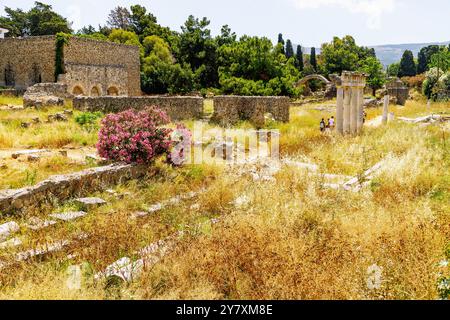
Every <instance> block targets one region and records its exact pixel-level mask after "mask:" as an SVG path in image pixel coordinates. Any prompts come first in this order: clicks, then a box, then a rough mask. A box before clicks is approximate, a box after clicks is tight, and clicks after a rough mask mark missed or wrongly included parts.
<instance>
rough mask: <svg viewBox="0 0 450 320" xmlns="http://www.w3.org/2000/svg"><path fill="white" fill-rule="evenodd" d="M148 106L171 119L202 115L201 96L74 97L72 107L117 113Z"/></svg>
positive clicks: (194, 117) (192, 117)
mask: <svg viewBox="0 0 450 320" xmlns="http://www.w3.org/2000/svg"><path fill="white" fill-rule="evenodd" d="M148 106H157V107H158V108H160V109H161V110H163V111H165V112H166V113H167V114H168V115H169V116H170V118H171V119H172V120H184V119H200V118H201V117H202V115H203V98H201V97H181V96H180V97H166V96H148V97H110V96H108V97H98V98H93V97H76V98H74V100H73V107H74V108H75V109H77V110H82V111H90V112H95V111H102V112H104V113H117V112H121V111H125V110H128V109H135V110H142V109H144V108H145V107H148Z"/></svg>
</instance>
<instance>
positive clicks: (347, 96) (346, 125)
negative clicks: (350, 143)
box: [343, 87, 352, 133]
mask: <svg viewBox="0 0 450 320" xmlns="http://www.w3.org/2000/svg"><path fill="white" fill-rule="evenodd" d="M351 97H352V91H351V89H350V87H345V88H344V119H343V127H344V133H350V108H351V103H350V102H351Z"/></svg>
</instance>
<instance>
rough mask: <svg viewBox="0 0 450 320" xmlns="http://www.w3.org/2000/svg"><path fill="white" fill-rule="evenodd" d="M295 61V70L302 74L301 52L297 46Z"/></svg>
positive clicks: (300, 48) (300, 47)
mask: <svg viewBox="0 0 450 320" xmlns="http://www.w3.org/2000/svg"><path fill="white" fill-rule="evenodd" d="M296 56H297V59H296V63H297V69H298V71H300V72H302V71H303V69H304V67H305V65H304V63H303V50H302V46H300V45H298V46H297V55H296Z"/></svg>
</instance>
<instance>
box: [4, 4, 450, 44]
mask: <svg viewBox="0 0 450 320" xmlns="http://www.w3.org/2000/svg"><path fill="white" fill-rule="evenodd" d="M33 2H34V1H33V0H29V1H28V0H0V14H3V13H4V11H3V8H4V6H8V7H13V8H16V7H19V8H22V9H25V10H28V9H29V8H30V7H31V6H32V5H33ZM41 2H44V3H48V4H51V5H53V8H54V9H55V10H56V11H57V12H59V13H60V14H62V15H64V16H66V17H68V18H69V20H70V21H72V22H73V27H74V29H79V28H81V27H82V26H84V25H88V24H92V25H94V26H97V25H98V24H99V23H101V24H104V23H105V21H106V17H107V15H108V13H109V11H110V10H111V9H112V8H113V7H115V6H117V5H121V6H127V7H129V6H130V5H132V4H136V3H139V4H141V5H143V6H145V7H147V9H149V10H150V11H151V12H152V13H153V14H154V15H155V16H156V17H157V18H158V22H159V23H160V24H162V25H165V26H169V27H170V28H172V29H174V30H179V29H180V26H181V25H182V24H183V23H184V21H185V20H186V18H187V17H188V15H190V14H193V15H194V16H196V17H204V16H206V17H208V18H209V19H210V20H211V29H212V31H213V34H217V33H218V32H219V30H220V27H221V26H222V25H224V24H228V25H229V26H230V27H231V28H232V30H233V31H235V32H236V33H237V34H238V35H243V34H249V35H258V36H267V37H269V38H271V39H272V40H276V38H277V35H278V33H279V32H281V33H283V35H284V38H285V39H288V38H289V39H291V40H292V41H293V42H294V43H300V44H302V45H304V46H320V44H321V43H323V42H327V41H330V40H331V39H332V37H333V36H334V35H337V36H343V35H346V34H351V35H353V36H354V37H355V39H356V40H357V42H358V44H360V45H378V44H393V43H396V44H398V43H418V42H435V41H448V40H450V1H449V0H277V1H275V0H148V1H138V0H131V1H129V0H108V1H106V0H64V1H62V0H59V1H53V0H41Z"/></svg>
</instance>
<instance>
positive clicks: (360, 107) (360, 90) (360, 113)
mask: <svg viewBox="0 0 450 320" xmlns="http://www.w3.org/2000/svg"><path fill="white" fill-rule="evenodd" d="M363 126H364V87H363V86H362V85H361V86H360V87H359V88H358V122H357V131H358V133H359V132H361V130H362V128H363Z"/></svg>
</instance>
